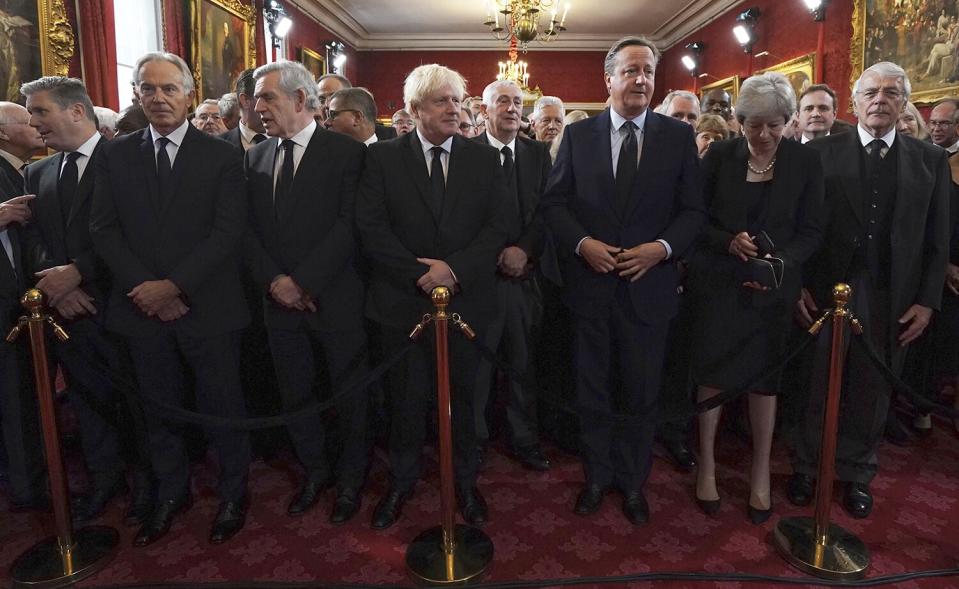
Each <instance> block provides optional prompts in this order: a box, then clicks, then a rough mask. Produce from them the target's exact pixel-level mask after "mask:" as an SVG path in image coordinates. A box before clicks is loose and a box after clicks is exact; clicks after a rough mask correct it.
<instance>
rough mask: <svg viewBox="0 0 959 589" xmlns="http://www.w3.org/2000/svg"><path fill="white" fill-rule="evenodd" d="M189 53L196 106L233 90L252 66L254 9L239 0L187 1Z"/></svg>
mask: <svg viewBox="0 0 959 589" xmlns="http://www.w3.org/2000/svg"><path fill="white" fill-rule="evenodd" d="M190 8H191V10H190V18H191V21H192V22H191V31H192V33H193V36H192V40H191V44H192V47H191V52H192V59H193V78H194V81H195V83H196V100H197V104H199V102H201V101H202V100H204V99H205V98H219V97H220V96H222V95H223V94H226V93H228V92H232V91H233V83H234V81H235V80H236V78H237V76H238V75H239V74H240V72H242V71H243V70H244V69H246V68H249V67H254V66H255V65H256V44H255V41H254V40H255V39H256V37H255V27H256V8H255V7H254V6H253V5H252V4H246V3H245V2H242V1H240V0H190Z"/></svg>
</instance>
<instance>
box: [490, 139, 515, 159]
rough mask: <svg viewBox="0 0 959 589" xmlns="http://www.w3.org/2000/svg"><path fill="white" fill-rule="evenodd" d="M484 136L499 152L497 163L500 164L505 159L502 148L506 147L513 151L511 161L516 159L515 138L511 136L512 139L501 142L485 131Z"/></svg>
mask: <svg viewBox="0 0 959 589" xmlns="http://www.w3.org/2000/svg"><path fill="white" fill-rule="evenodd" d="M486 138H487V139H489V144H490V145H492V146H493V147H495V148H496V151H498V152H499V163H500V164H502V163H503V162H504V161H506V156H505V155H503V148H504V147H508V148H509V150H510V151H511V152H512V153H513V161H514V162H515V161H516V138H515V137H513V140H512V141H510V142H509V143H503V142H502V141H500V140H499V139H497V138H496V137H493V134H492V133H487V134H486Z"/></svg>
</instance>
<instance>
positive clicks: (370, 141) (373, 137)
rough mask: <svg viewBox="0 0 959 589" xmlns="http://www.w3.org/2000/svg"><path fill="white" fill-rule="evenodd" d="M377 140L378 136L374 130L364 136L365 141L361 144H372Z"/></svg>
mask: <svg viewBox="0 0 959 589" xmlns="http://www.w3.org/2000/svg"><path fill="white" fill-rule="evenodd" d="M379 140H380V139H379V137H377V136H376V131H374V132H373V134H372V135H370V136H369V137H367V138H366V141H364V142H363V145H373V144H374V143H376V142H377V141H379Z"/></svg>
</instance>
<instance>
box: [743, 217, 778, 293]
mask: <svg viewBox="0 0 959 589" xmlns="http://www.w3.org/2000/svg"><path fill="white" fill-rule="evenodd" d="M756 246H757V247H758V249H759V254H758V255H757V256H756V257H755V258H749V259H748V260H747V262H746V266H747V270H746V277H745V281H751V282H756V283H758V284H759V285H761V286H764V287H766V288H768V289H770V290H775V289H778V288H779V287H780V286H782V283H783V271H784V270H785V267H786V263H785V262H784V261H783V259H782V258H778V257H776V256H775V255H774V253H775V251H776V244H775V243H773V240H772V239H771V238H770V237H769V235H768V234H767V233H766V232H765V231H760V232H759V235H757V236H756Z"/></svg>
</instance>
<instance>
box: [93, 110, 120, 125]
mask: <svg viewBox="0 0 959 589" xmlns="http://www.w3.org/2000/svg"><path fill="white" fill-rule="evenodd" d="M93 112H94V114H95V115H96V117H97V122H98V123H99V124H98V125H97V126H98V127H106V128H108V129H113V130H116V128H117V119H119V118H120V115H119V114H117V112H116V111H115V110H113V109H111V108H107V107H105V106H94V107H93Z"/></svg>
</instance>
